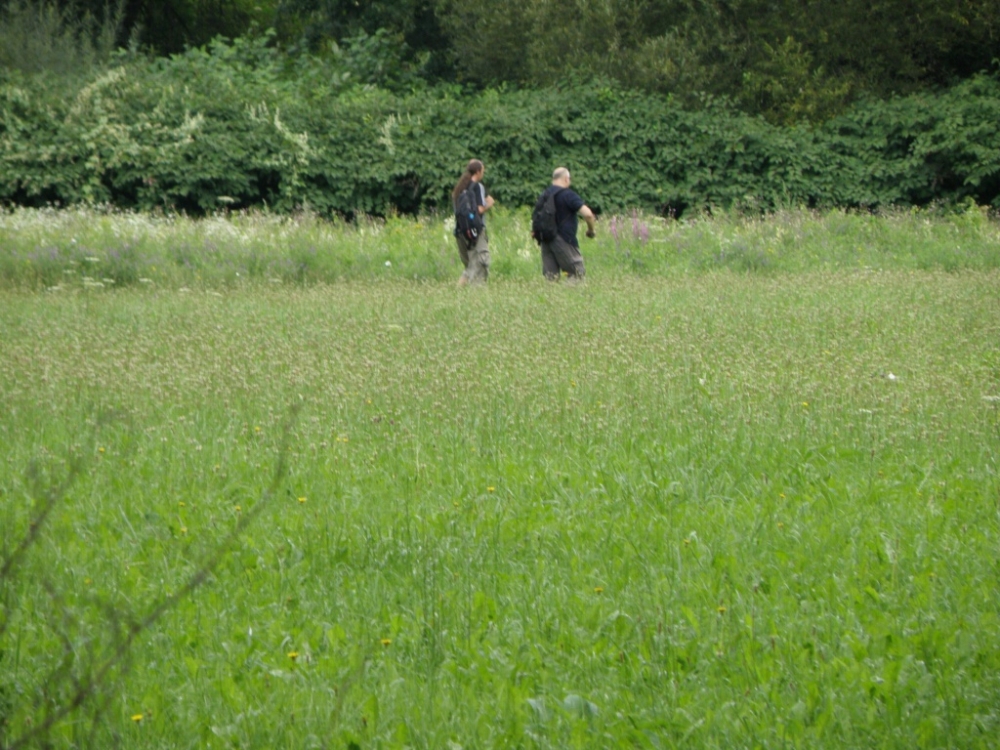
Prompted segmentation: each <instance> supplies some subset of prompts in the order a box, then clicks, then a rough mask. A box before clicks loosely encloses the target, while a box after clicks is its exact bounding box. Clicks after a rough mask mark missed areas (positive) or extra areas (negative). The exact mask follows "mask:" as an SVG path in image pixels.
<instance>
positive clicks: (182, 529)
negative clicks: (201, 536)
mask: <svg viewBox="0 0 1000 750" xmlns="http://www.w3.org/2000/svg"><path fill="white" fill-rule="evenodd" d="M181 533H182V534H187V533H188V527H187V526H181Z"/></svg>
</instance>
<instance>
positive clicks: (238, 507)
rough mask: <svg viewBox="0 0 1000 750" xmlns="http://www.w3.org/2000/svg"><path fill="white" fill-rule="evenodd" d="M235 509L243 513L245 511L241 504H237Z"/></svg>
mask: <svg viewBox="0 0 1000 750" xmlns="http://www.w3.org/2000/svg"><path fill="white" fill-rule="evenodd" d="M234 510H235V511H236V512H237V513H242V512H243V508H242V507H240V506H239V505H237V506H236V508H235V509H234Z"/></svg>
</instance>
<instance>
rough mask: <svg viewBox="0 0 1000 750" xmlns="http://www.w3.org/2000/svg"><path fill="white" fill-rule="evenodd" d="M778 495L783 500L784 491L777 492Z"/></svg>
mask: <svg viewBox="0 0 1000 750" xmlns="http://www.w3.org/2000/svg"><path fill="white" fill-rule="evenodd" d="M778 497H780V498H781V499H782V500H784V499H785V493H784V492H779V493H778Z"/></svg>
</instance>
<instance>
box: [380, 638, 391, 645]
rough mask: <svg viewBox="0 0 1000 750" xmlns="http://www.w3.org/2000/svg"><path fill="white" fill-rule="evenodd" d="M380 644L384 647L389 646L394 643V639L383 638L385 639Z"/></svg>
mask: <svg viewBox="0 0 1000 750" xmlns="http://www.w3.org/2000/svg"><path fill="white" fill-rule="evenodd" d="M379 642H380V643H381V644H382V645H383V646H388V645H389V644H390V643H392V639H391V638H383V639H382V640H381V641H379Z"/></svg>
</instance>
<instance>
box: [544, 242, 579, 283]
mask: <svg viewBox="0 0 1000 750" xmlns="http://www.w3.org/2000/svg"><path fill="white" fill-rule="evenodd" d="M560 272H564V273H565V274H566V275H567V276H569V277H570V278H575V279H582V278H583V276H584V273H585V271H584V268H583V256H582V255H581V254H580V248H578V247H576V246H575V245H571V244H569V243H568V242H567V241H566V240H564V239H563V238H562V237H560V236H559V235H556V238H555V239H554V240H552V242H543V243H542V273H543V274H545V278H547V279H553V280H554V279H558V278H559V273H560Z"/></svg>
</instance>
